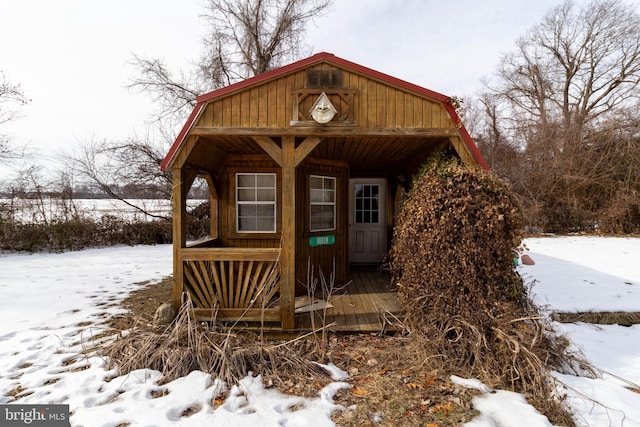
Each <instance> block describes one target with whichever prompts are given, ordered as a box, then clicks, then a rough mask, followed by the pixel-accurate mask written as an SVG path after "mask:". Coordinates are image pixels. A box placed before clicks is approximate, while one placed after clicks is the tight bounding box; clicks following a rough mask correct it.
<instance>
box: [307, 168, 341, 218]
mask: <svg viewBox="0 0 640 427" xmlns="http://www.w3.org/2000/svg"><path fill="white" fill-rule="evenodd" d="M309 187H310V191H311V206H310V208H311V209H310V211H311V218H310V223H309V230H310V231H329V230H335V229H336V179H335V178H332V177H329V176H318V175H311V177H310V186H309Z"/></svg>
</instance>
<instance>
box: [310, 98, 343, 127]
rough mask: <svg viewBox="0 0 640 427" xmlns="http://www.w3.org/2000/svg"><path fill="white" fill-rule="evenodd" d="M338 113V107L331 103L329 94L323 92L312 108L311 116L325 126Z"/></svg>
mask: <svg viewBox="0 0 640 427" xmlns="http://www.w3.org/2000/svg"><path fill="white" fill-rule="evenodd" d="M337 112H338V110H336V107H334V106H333V104H332V103H331V101H329V98H328V97H327V94H326V93H324V92H322V93H321V94H320V96H319V97H318V99H317V100H316V102H315V103H314V104H313V107H311V111H309V114H311V117H312V118H313V120H315V121H316V122H318V123H320V124H325V123H329V122H330V121H331V119H333V117H334V116H335V115H336V113H337Z"/></svg>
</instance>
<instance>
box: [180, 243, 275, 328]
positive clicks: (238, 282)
mask: <svg viewBox="0 0 640 427" xmlns="http://www.w3.org/2000/svg"><path fill="white" fill-rule="evenodd" d="M279 258H280V249H278V248H261V249H256V248H185V249H183V250H182V262H183V266H184V281H183V283H184V291H186V292H188V293H189V295H190V297H191V300H192V301H193V304H194V310H195V315H196V317H197V318H199V319H206V320H209V319H214V318H215V319H216V320H243V321H267V322H274V321H280V320H281V310H280V307H279V304H278V299H279V291H280V272H279V264H278V260H279Z"/></svg>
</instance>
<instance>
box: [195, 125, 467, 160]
mask: <svg viewBox="0 0 640 427" xmlns="http://www.w3.org/2000/svg"><path fill="white" fill-rule="evenodd" d="M190 135H194V136H195V135H197V136H218V135H233V136H253V137H254V139H255V141H256V142H257V143H258V144H260V146H261V147H263V149H264V150H265V151H267V148H265V147H264V145H267V146H268V148H271V147H275V148H277V149H278V150H280V147H278V145H277V144H276V143H275V142H274V141H273V140H272V139H271V137H279V136H320V137H325V136H326V137H339V136H405V137H431V138H448V137H452V136H458V129H456V128H359V127H355V126H354V127H347V126H292V127H288V128H280V129H279V128H264V127H246V128H244V127H242V128H241V127H217V126H195V127H194V128H193V129H191V132H190ZM269 141H270V142H269ZM267 152H268V153H269V154H271V153H270V152H269V151H267ZM274 160H275V158H274Z"/></svg>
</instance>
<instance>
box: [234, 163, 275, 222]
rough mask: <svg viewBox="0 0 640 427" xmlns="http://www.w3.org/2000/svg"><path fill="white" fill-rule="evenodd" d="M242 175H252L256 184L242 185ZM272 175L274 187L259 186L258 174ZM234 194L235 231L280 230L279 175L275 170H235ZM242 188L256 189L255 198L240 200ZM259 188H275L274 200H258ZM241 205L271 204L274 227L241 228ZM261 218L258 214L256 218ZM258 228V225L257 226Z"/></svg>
mask: <svg viewBox="0 0 640 427" xmlns="http://www.w3.org/2000/svg"><path fill="white" fill-rule="evenodd" d="M241 175H245V176H246V175H252V176H254V177H255V178H256V179H255V181H256V183H255V186H253V187H240V185H239V178H240V176H241ZM266 175H268V176H272V177H273V187H259V186H258V180H257V177H258V176H266ZM234 184H235V188H234V195H235V223H236V224H235V232H236V233H238V234H265V233H268V234H275V233H277V232H278V175H277V174H276V173H275V172H235V173H234ZM241 189H254V190H255V191H256V197H254V199H255V200H252V201H246V200H243V201H241V200H240V197H239V191H240V190H241ZM258 189H270V190H273V200H272V201H260V200H257V198H258V197H257V190H258ZM240 205H253V206H265V205H270V206H272V208H273V229H270V230H240ZM257 218H260V217H259V216H257V215H256V219H257ZM256 228H257V227H256Z"/></svg>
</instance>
